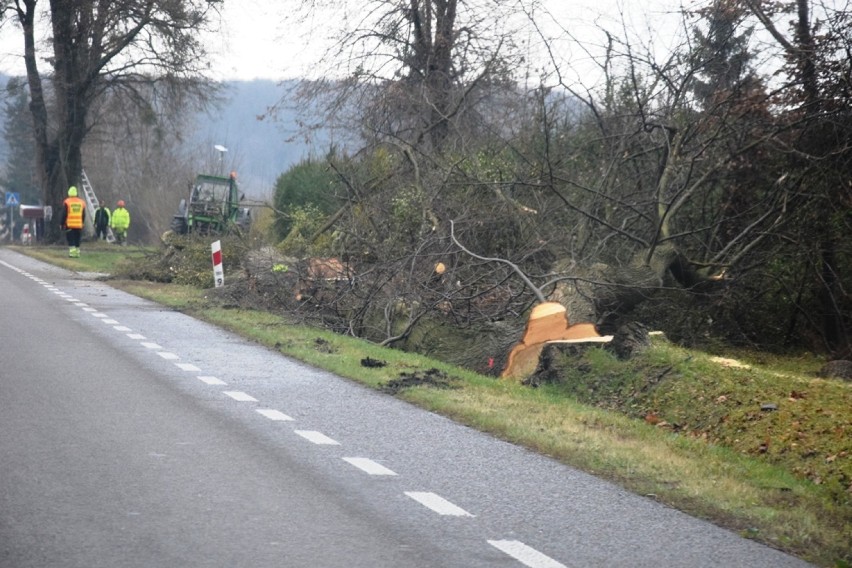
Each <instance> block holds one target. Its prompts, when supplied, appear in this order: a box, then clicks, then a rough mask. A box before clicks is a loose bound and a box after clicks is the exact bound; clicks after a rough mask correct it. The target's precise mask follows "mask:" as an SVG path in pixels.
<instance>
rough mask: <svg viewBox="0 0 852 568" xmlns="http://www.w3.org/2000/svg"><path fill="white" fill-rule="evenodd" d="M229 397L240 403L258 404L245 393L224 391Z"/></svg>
mask: <svg viewBox="0 0 852 568" xmlns="http://www.w3.org/2000/svg"><path fill="white" fill-rule="evenodd" d="M222 392H224V393H225V394H226V395H228V396H229V397H231V398H233V399H234V400H237V401H239V402H257V399H256V398H254V397H253V396H251V395H250V394H246V393H244V392H243V391H222Z"/></svg>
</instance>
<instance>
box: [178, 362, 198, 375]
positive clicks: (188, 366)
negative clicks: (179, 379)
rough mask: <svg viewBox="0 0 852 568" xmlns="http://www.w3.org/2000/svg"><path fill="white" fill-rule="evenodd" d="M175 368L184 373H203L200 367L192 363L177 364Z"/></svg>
mask: <svg viewBox="0 0 852 568" xmlns="http://www.w3.org/2000/svg"><path fill="white" fill-rule="evenodd" d="M175 366H176V367H177V368H178V369H181V370H182V371H189V372H190V373H198V372H199V371H201V369H199V368H198V367H196V366H195V365H193V364H192V363H175Z"/></svg>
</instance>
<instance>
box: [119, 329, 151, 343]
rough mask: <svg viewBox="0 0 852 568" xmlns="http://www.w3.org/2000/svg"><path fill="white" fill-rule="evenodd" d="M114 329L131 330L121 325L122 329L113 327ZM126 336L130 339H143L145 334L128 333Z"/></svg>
mask: <svg viewBox="0 0 852 568" xmlns="http://www.w3.org/2000/svg"><path fill="white" fill-rule="evenodd" d="M115 330H116V331H131V330H130V328H129V327H123V328H122V329H119V328H115ZM127 337H129V338H130V339H136V340H139V339H145V336H144V335H142V334H141V333H128V334H127Z"/></svg>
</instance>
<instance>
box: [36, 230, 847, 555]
mask: <svg viewBox="0 0 852 568" xmlns="http://www.w3.org/2000/svg"><path fill="white" fill-rule="evenodd" d="M32 250H36V249H35V248H34V249H32ZM83 250H84V256H83V258H81V259H80V260H79V261H76V259H75V262H76V263H78V264H77V266H82V267H84V268H73V269H74V270H85V271H89V272H100V271H104V270H102V268H98V269H96V268H95V267H104V266H108V264H109V262H114V261H115V260H116V259H115V258H114V256H113V255H114V254H115V252H114V251H112V250H105V251H103V252H100V251H97V250H95V251H93V252H92V254H91V255H89V254H86V247H85V246H84V248H83ZM26 252H31V250H28V251H26ZM62 252H66V251H63V249H56V250H53V249H50V250H48V251H47V252H46V253H44V256H42V258H45V259H46V260H49V261H51V262H56V263H60V262H62V264H63V265H64V263H65V261H66V259H64V258H62V254H61V253H62ZM118 252H119V254H121V251H118ZM127 252H129V253H130V254H131V255H132V254H136V252H135V251H132V250H128V251H127ZM98 254H104V255H110V258H104V259H101V260H96V259H95V258H93V257H94V256H97V255H98ZM140 254H141V253H140ZM51 259H52V260H51ZM113 284H114V285H115V286H117V287H120V288H122V289H125V290H127V291H129V292H131V293H133V294H136V295H139V296H144V297H147V298H150V299H152V300H154V301H157V302H160V303H162V304H165V305H169V306H172V307H175V308H176V309H181V310H184V311H186V312H188V313H191V314H193V315H195V316H197V317H199V318H201V319H204V320H206V321H209V322H212V323H215V324H217V325H219V326H221V327H224V328H227V329H229V330H231V331H234V332H236V333H238V334H240V335H242V336H244V337H247V338H249V339H251V340H253V341H256V342H258V343H261V344H263V345H266V346H269V347H270V348H272V349H276V350H278V351H280V352H281V353H283V354H285V355H287V356H290V357H293V358H296V359H299V360H301V361H304V362H306V363H308V364H311V365H313V366H316V367H319V368H323V369H327V370H329V371H331V372H334V373H336V374H339V375H341V376H343V377H347V378H349V379H351V380H354V381H358V382H361V383H363V384H365V385H368V386H370V387H373V388H383V387H385V386H386V385H388V383H390V382H392V381H395V380H398V379H399V378H400V377H401V376H403V375H407V376H411V375H416V374H418V373H419V374H420V375H421V376H423V374H424V373H428V371H429V370H430V369H433V368H434V369H438V370H439V371H440V373H441V375H440V376H441V377H443V379H442V380H439V381H436V382H430V381H428V380H427V381H425V382H423V383H422V384H419V385H417V386H409V387H407V388H403V389H401V390H400V391H399V392H398V393H397V395H396V396H399V397H400V398H403V399H405V400H407V401H409V402H411V403H413V404H417V405H420V406H422V407H423V408H427V409H429V410H431V411H434V412H438V413H441V414H443V415H446V416H448V417H451V418H453V419H455V420H457V421H459V422H461V423H464V424H467V425H470V426H471V427H474V428H477V429H480V430H482V431H485V432H489V433H491V434H493V435H495V436H499V437H501V438H503V439H506V440H508V441H511V442H513V443H516V444H520V445H523V446H525V447H528V448H530V449H533V450H535V451H538V452H541V453H543V454H546V455H548V456H551V457H553V458H554V459H558V460H560V461H562V462H564V463H566V464H570V465H572V466H574V467H577V468H580V469H583V470H585V471H588V472H590V473H593V474H595V475H598V476H600V477H603V478H605V479H609V480H612V481H614V482H617V483H619V484H621V485H623V486H624V487H626V488H628V489H630V490H631V491H634V492H636V493H638V494H642V495H648V496H651V497H652V498H655V499H657V500H659V501H661V502H663V503H666V504H668V505H670V506H672V507H676V508H678V509H680V510H683V511H685V512H687V513H690V514H692V515H695V516H699V517H702V518H706V519H709V520H711V521H713V522H715V523H717V524H719V525H721V526H725V527H728V528H730V529H732V530H735V531H738V532H739V533H740V534H742V535H743V536H745V537H747V538H752V539H755V540H758V541H760V542H763V543H766V544H769V545H771V546H774V547H777V548H780V549H782V550H785V551H787V552H790V553H791V554H795V555H797V556H799V557H801V558H804V559H806V560H808V561H810V562H813V563H815V564H818V565H821V566H837V567H841V566H849V565H850V563H852V502H850V500H852V447H850V443H852V442H850V441H851V440H852V422H850V421H852V412H850V409H852V385H850V384H848V383H846V384H844V383H841V382H839V381H828V380H823V379H819V378H816V377H815V376H814V372H815V370H816V369H818V368H819V366H820V365H821V364H822V361H821V360H820V359H819V358H817V357H813V356H807V355H803V356H796V357H779V356H769V355H766V354H762V353H753V352H746V351H740V352H736V353H734V352H729V353H713V354H708V353H702V352H699V351H694V350H688V349H683V348H680V347H678V346H675V345H672V344H670V343H669V342H667V341H666V340H664V339H656V340H655V341H654V344H653V346H652V348H651V349H650V350H649V351H648V352H646V353H644V354H642V355H639V356H637V357H635V358H634V359H632V360H630V361H627V362H623V361H618V360H617V359H615V358H614V357H612V356H611V355H610V354H609V353H607V352H605V351H603V350H600V349H591V350H589V351H587V352H586V353H585V355H584V356H583V358H582V360H581V361H579V362H578V361H577V360H571V361H570V362H566V366H565V369H566V370H565V373H564V375H565V379H566V380H565V381H564V382H563V383H561V384H555V385H542V386H541V387H539V388H531V387H528V386H523V385H520V384H518V383H515V382H511V381H501V380H495V379H493V378H489V377H484V376H481V375H478V374H476V373H473V372H470V371H467V370H464V369H459V368H456V367H453V366H451V365H448V364H445V363H441V362H438V361H435V360H431V359H428V358H426V357H421V356H418V355H415V354H410V353H403V352H400V351H396V350H391V349H385V348H381V347H378V346H376V345H374V344H371V343H367V342H364V341H360V340H357V339H354V338H351V337H346V336H341V335H336V334H333V333H330V332H327V331H324V330H317V329H312V328H308V327H304V326H299V325H294V324H293V323H292V322H290V321H288V320H287V319H286V317H284V316H281V315H274V314H269V313H264V312H257V311H251V310H243V309H224V308H223V307H221V306H219V305H217V302H216V301H215V294H213V293H212V292H211V291H210V290H199V289H197V288H193V287H189V286H176V285H166V284H155V283H150V282H144V283H142V282H131V281H122V282H113ZM719 357H726V358H729V359H735V360H736V362H732V361H726V360H724V359H720V358H719ZM365 358H370V359H373V360H378V361H381V362H384V363H385V365H384V366H380V367H365V366H363V365H362V364H361V361H362V359H365ZM745 365H747V366H745ZM764 404H773V405H775V409H774V410H762V409H761V407H762V405H764Z"/></svg>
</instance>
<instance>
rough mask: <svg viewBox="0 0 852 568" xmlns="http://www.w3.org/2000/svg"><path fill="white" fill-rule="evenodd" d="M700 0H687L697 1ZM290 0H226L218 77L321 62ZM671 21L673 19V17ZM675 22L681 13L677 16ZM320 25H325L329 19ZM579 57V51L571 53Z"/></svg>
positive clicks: (603, 8)
mask: <svg viewBox="0 0 852 568" xmlns="http://www.w3.org/2000/svg"><path fill="white" fill-rule="evenodd" d="M695 1H696V0H684V2H686V3H690V4H692V3H694V2H695ZM546 2H547V3H548V4H549V5H550V8H549V9H550V10H551V12H552V13H553V14H554V15H555V16H556V17H557V18H558V20H559V21H560V22H562V23H569V24H568V27H569V28H570V29H571V30H572V32H573V33H576V34H578V35H580V36H583V35H584V33H586V32H584V30H586V31H587V32H588V31H589V30H591V28H592V22H593V19H594V16H595V14H599V13H603V14H608V15H609V18H615V17H616V16H617V14H618V12H619V10H628V11H629V12H632V13H631V14H629V17H630V18H631V20H632V24H633V25H634V26H636V27H637V28H640V29H641V28H643V24H642V22H640V20H642V19H643V18H644V15H650V16H651V18H652V21H654V22H655V29H657V30H661V29H665V25H664V22H665V21H666V19H667V17H666V16H665V14H666V13H667V12H668V13H672V12H673V11H677V10H678V7H679V5H680V1H679V0H642V1H641V2H639V1H637V0H546ZM290 5H292V4H290V3H289V2H281V1H275V0H227V1H226V2H225V8H224V11H223V18H222V33H221V34H220V35H217V36H214V37H211V38H210V42H209V48H210V51H211V54H212V64H213V71H214V76H215V78H217V79H242V80H250V79H255V78H264V79H282V78H288V77H295V76H302V75H304V73H305V71H306V70H310V69H311V68H312V64H314V63H315V62H316V57H317V53H318V51H319V50H320V48H321V45H322V44H321V38H319V37H317V36H316V35H314V36H312V37H310V38H306V37H305V34H304V30H301V29H298V28H295V27H293V24H292V23H288V22H287V21H286V19H287V15H288V11H287V9H286V6H290ZM669 21H670V22H671V19H669ZM674 21H675V22H676V18H675V20H674ZM319 23H320V24H322V25H321V26H320V28H322V27H326V28H327V26H326V22H322V21H320V22H319ZM8 24H9V22H8V21H7V22H6V24H5V26H4V29H3V30H2V31H0V70H2V71H4V72H6V73H14V74H23V72H24V69H23V63H22V60H21V55H20V54H21V53H22V51H23V40H22V37H21V35H20V31H19V30H18V29H17V28H14V27H10V26H9V25H8ZM571 56H572V57H574V55H573V54H572V55H571Z"/></svg>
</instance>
